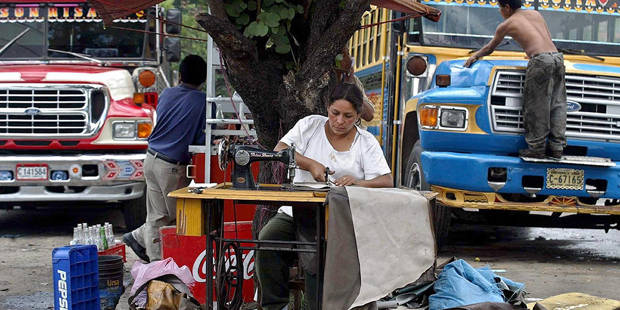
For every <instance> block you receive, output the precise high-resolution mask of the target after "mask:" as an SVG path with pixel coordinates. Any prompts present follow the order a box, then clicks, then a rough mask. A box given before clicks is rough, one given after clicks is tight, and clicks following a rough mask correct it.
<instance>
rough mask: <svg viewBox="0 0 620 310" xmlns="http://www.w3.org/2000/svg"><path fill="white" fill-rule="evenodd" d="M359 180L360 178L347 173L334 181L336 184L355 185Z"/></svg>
mask: <svg viewBox="0 0 620 310" xmlns="http://www.w3.org/2000/svg"><path fill="white" fill-rule="evenodd" d="M357 181H358V180H357V179H356V178H354V177H352V176H350V175H345V176H342V177H339V178H337V179H336V181H334V184H336V186H349V185H355V184H356V183H357Z"/></svg>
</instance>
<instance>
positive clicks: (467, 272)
mask: <svg viewBox="0 0 620 310" xmlns="http://www.w3.org/2000/svg"><path fill="white" fill-rule="evenodd" d="M495 278H499V279H501V281H503V282H504V283H505V284H506V285H507V286H508V288H510V290H511V291H518V290H523V287H524V285H523V284H522V283H518V282H513V281H511V280H509V279H506V278H503V277H499V276H497V275H496V274H495V273H493V271H491V269H490V268H489V267H482V268H478V269H475V268H473V267H472V266H471V265H469V264H468V263H467V262H466V261H464V260H462V259H459V260H457V261H454V262H452V263H450V264H448V265H446V266H445V267H444V268H443V272H442V273H441V274H439V279H437V281H436V282H435V286H434V289H435V294H433V295H431V296H430V297H429V310H441V309H447V308H452V307H458V306H465V305H471V304H475V303H480V302H506V301H507V300H505V299H504V296H503V294H502V290H501V289H500V286H499V285H498V283H496V281H495ZM507 297H508V298H509V297H510V296H507Z"/></svg>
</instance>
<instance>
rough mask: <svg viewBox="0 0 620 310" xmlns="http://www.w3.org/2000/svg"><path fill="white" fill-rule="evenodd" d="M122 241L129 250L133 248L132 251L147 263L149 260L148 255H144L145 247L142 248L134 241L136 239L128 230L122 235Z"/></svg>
mask: <svg viewBox="0 0 620 310" xmlns="http://www.w3.org/2000/svg"><path fill="white" fill-rule="evenodd" d="M123 242H124V243H125V244H126V245H128V246H129V247H130V248H131V250H133V252H134V253H136V255H138V257H139V258H140V259H141V260H143V261H145V262H147V263H149V262H150V261H151V260H150V259H149V256H148V255H146V249H145V248H143V247H142V246H141V245H140V244H139V243H138V241H136V239H134V237H133V235H132V234H131V232H128V233H126V234H124V235H123Z"/></svg>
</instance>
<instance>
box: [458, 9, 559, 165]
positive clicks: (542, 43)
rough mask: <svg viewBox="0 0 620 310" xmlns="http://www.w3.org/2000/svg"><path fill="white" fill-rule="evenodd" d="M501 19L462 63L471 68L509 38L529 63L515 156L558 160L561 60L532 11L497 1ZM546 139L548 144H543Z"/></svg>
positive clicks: (537, 16)
mask: <svg viewBox="0 0 620 310" xmlns="http://www.w3.org/2000/svg"><path fill="white" fill-rule="evenodd" d="M498 3H499V12H500V14H501V15H502V17H503V18H504V19H505V20H504V22H502V23H501V24H499V26H498V27H497V29H496V30H495V36H494V37H493V39H492V40H491V41H490V42H489V43H487V44H486V45H485V46H483V47H482V48H481V49H480V50H478V51H477V52H476V53H474V54H473V55H472V56H471V57H469V59H467V61H466V62H465V67H469V66H471V65H472V64H473V63H474V62H476V61H477V60H478V59H479V58H480V57H483V56H486V55H489V54H491V53H492V52H493V50H495V48H496V47H497V46H498V45H499V44H500V43H501V42H502V41H503V40H504V37H505V36H511V37H512V38H513V39H514V40H515V41H517V43H519V45H520V46H521V48H523V50H524V52H525V54H526V55H527V57H528V58H529V59H530V60H529V62H528V64H527V70H526V73H525V86H524V90H523V117H524V120H523V122H524V127H525V141H526V142H527V146H528V148H527V149H523V150H519V156H522V157H533V158H543V157H545V152H546V153H547V155H548V156H550V157H552V158H555V159H560V158H561V157H562V152H563V150H564V146H565V145H566V136H565V133H566V86H565V83H564V70H565V69H564V57H563V56H562V53H559V52H558V50H557V49H556V47H555V45H554V44H553V41H551V34H550V33H549V29H548V28H547V23H545V20H544V19H543V17H542V15H540V13H538V11H535V10H522V9H521V0H498ZM547 138H548V143H546V142H547Z"/></svg>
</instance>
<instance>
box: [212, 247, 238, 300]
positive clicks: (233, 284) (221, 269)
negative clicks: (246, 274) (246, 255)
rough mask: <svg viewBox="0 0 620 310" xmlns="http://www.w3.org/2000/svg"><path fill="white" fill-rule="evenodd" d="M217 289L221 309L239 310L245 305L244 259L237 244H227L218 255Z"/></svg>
mask: <svg viewBox="0 0 620 310" xmlns="http://www.w3.org/2000/svg"><path fill="white" fill-rule="evenodd" d="M218 257H219V258H218V262H217V275H216V289H217V303H218V306H219V308H220V309H231V310H238V309H239V308H241V305H242V304H243V257H242V251H240V250H239V249H238V248H237V243H233V242H229V243H225V244H224V247H223V248H222V255H218Z"/></svg>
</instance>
